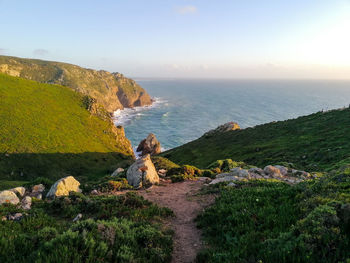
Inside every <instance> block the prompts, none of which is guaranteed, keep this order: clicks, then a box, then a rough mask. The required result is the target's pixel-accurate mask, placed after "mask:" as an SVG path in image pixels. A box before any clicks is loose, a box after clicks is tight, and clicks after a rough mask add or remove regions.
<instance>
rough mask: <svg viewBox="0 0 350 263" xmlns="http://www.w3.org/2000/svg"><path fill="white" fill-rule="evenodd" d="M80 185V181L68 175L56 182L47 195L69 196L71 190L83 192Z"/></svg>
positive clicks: (53, 196)
mask: <svg viewBox="0 0 350 263" xmlns="http://www.w3.org/2000/svg"><path fill="white" fill-rule="evenodd" d="M79 186H80V183H79V182H78V181H77V180H76V179H75V178H74V177H73V176H67V177H64V178H62V179H60V180H58V181H57V182H56V183H54V184H53V185H52V186H51V188H50V191H49V192H48V193H47V195H46V197H47V198H55V197H58V196H67V195H69V192H81V190H80V188H79Z"/></svg>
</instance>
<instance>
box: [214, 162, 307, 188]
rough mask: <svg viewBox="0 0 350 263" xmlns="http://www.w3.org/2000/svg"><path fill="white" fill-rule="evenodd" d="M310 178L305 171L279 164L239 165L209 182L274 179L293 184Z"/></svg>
mask: <svg viewBox="0 0 350 263" xmlns="http://www.w3.org/2000/svg"><path fill="white" fill-rule="evenodd" d="M312 178H313V176H312V175H311V174H309V173H307V172H305V171H300V170H295V169H290V168H287V167H284V166H281V165H275V166H273V165H268V166H266V167H265V168H264V169H261V168H250V169H243V168H240V167H237V168H233V169H231V171H230V172H228V173H222V174H218V175H217V176H216V178H215V179H214V180H213V181H211V182H210V184H217V183H221V182H234V181H244V180H254V179H276V180H280V181H283V182H287V183H291V184H295V183H300V182H302V181H304V180H307V179H312Z"/></svg>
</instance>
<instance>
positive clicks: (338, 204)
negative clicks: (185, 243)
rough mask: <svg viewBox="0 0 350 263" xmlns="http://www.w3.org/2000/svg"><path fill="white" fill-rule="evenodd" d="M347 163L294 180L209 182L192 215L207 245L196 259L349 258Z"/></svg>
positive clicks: (262, 260) (346, 260) (299, 259)
mask: <svg viewBox="0 0 350 263" xmlns="http://www.w3.org/2000/svg"><path fill="white" fill-rule="evenodd" d="M347 169H349V168H346V169H343V170H342V171H337V172H332V173H331V174H328V175H324V176H323V177H321V178H319V179H317V180H311V181H307V182H304V183H300V184H298V185H294V186H291V185H288V184H285V183H280V182H266V181H250V182H246V183H237V186H236V187H228V186H225V184H221V185H216V186H213V187H211V188H209V189H207V191H209V192H216V193H220V197H219V198H218V199H217V201H216V203H215V205H213V206H212V207H210V208H208V209H207V210H206V211H205V212H204V213H203V214H201V215H200V216H199V217H198V225H199V226H200V228H202V230H203V232H204V236H205V239H206V241H207V242H208V244H209V247H210V248H209V249H207V250H204V251H202V252H201V253H200V254H199V255H198V257H197V261H198V262H349V260H350V250H349V247H350V176H349V175H350V173H349V172H348V170H347Z"/></svg>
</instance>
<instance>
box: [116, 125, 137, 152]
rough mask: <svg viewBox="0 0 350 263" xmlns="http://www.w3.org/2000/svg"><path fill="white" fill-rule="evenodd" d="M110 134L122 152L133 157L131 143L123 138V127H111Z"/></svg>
mask: <svg viewBox="0 0 350 263" xmlns="http://www.w3.org/2000/svg"><path fill="white" fill-rule="evenodd" d="M112 133H113V134H114V136H115V140H116V143H117V145H118V146H119V147H120V148H121V149H123V152H124V153H125V154H126V155H130V156H133V157H134V150H133V149H132V145H131V142H130V141H129V139H128V138H126V136H125V130H124V127H123V126H115V125H112Z"/></svg>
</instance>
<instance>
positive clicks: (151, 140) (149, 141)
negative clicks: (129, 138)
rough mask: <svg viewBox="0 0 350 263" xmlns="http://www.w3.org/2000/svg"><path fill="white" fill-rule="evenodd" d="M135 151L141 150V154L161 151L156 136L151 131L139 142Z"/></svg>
mask: <svg viewBox="0 0 350 263" xmlns="http://www.w3.org/2000/svg"><path fill="white" fill-rule="evenodd" d="M136 151H137V152H141V154H142V155H146V154H150V155H155V154H158V153H160V152H161V147H160V142H159V141H158V140H157V138H156V136H155V135H154V134H153V133H150V134H149V135H148V136H147V138H146V139H144V140H142V141H141V142H140V144H139V146H138V147H137V150H136Z"/></svg>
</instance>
